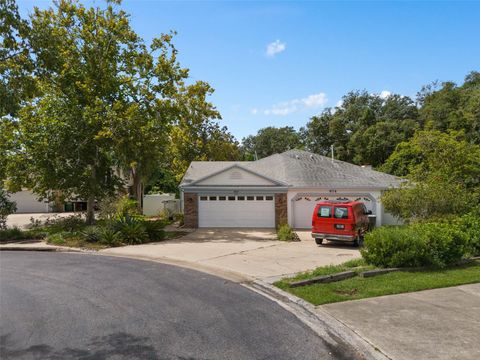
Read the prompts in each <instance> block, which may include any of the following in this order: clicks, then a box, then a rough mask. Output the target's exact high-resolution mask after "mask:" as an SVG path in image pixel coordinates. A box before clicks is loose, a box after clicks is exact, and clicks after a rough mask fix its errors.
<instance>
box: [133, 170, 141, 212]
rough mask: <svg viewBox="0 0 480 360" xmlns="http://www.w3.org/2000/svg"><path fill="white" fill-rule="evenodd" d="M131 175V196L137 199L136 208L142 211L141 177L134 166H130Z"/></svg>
mask: <svg viewBox="0 0 480 360" xmlns="http://www.w3.org/2000/svg"><path fill="white" fill-rule="evenodd" d="M132 177H133V185H132V195H133V198H134V199H135V200H137V204H138V210H139V211H140V212H142V208H143V185H142V179H141V177H140V174H139V173H138V172H137V171H136V169H135V168H132Z"/></svg>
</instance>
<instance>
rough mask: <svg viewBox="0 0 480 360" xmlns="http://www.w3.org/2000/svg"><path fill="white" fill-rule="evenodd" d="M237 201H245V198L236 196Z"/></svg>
mask: <svg viewBox="0 0 480 360" xmlns="http://www.w3.org/2000/svg"><path fill="white" fill-rule="evenodd" d="M237 200H240V201H243V200H245V196H237Z"/></svg>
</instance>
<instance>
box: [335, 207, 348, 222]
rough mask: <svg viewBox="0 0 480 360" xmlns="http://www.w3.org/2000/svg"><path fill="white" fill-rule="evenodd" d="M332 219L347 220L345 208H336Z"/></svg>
mask: <svg viewBox="0 0 480 360" xmlns="http://www.w3.org/2000/svg"><path fill="white" fill-rule="evenodd" d="M333 217H334V218H335V219H348V209H347V208H346V207H336V208H335V212H334V213H333Z"/></svg>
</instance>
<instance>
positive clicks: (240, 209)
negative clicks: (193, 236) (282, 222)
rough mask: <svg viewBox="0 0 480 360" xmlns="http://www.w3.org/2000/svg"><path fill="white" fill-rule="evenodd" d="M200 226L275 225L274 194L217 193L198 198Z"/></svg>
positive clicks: (271, 226) (266, 226)
mask: <svg viewBox="0 0 480 360" xmlns="http://www.w3.org/2000/svg"><path fill="white" fill-rule="evenodd" d="M198 225H199V227H265V228H273V227H275V202H274V197H273V195H265V194H263V195H262V194H257V195H252V194H236V195H227V194H215V195H200V196H199V198H198Z"/></svg>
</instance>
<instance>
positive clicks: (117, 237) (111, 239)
mask: <svg viewBox="0 0 480 360" xmlns="http://www.w3.org/2000/svg"><path fill="white" fill-rule="evenodd" d="M98 241H99V242H100V243H101V244H103V245H107V246H119V245H121V244H122V238H121V234H120V233H119V232H117V231H115V230H114V229H112V228H110V227H104V228H102V229H101V230H100V237H99V240H98Z"/></svg>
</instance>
